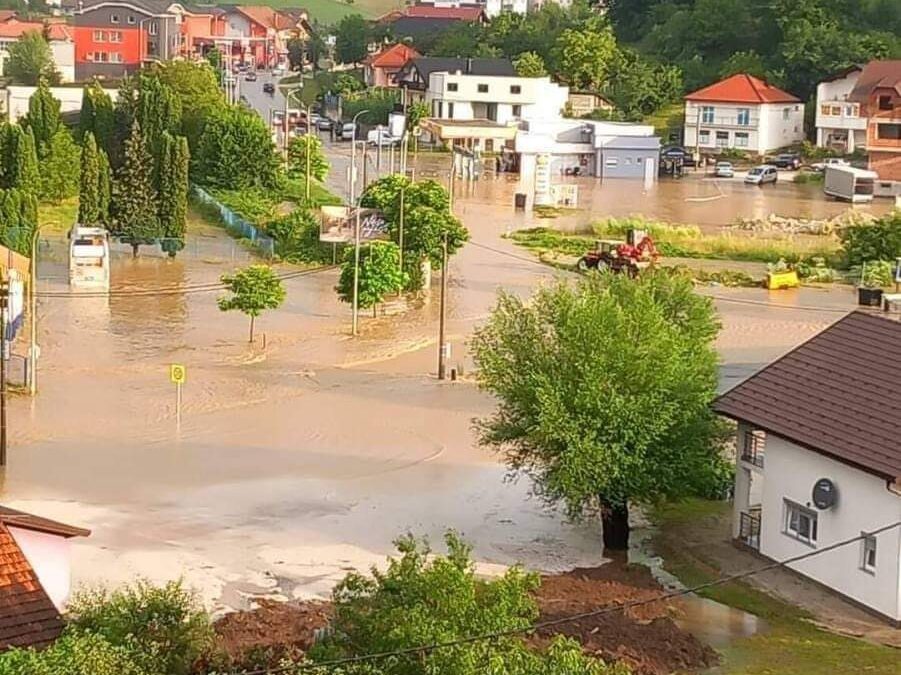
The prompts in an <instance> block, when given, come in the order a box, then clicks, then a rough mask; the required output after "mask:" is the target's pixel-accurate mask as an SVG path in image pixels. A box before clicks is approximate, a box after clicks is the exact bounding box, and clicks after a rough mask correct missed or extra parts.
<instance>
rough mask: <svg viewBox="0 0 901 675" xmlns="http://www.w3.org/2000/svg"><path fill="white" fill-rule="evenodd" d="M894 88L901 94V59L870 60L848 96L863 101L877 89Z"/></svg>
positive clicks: (853, 99)
mask: <svg viewBox="0 0 901 675" xmlns="http://www.w3.org/2000/svg"><path fill="white" fill-rule="evenodd" d="M883 88H886V89H894V90H895V92H896V93H897V94H898V95H899V96H901V60H897V59H896V60H885V61H870V62H869V63H868V64H867V65H865V66H864V67H863V70H862V71H861V72H860V76H859V77H858V78H857V84H856V85H854V89H853V90H852V91H851V94H850V95H849V96H848V98H849V99H850V100H852V101H859V102H860V103H863V102H865V101H867V100H868V99H869V98H870V95H871V94H872V93H873V91H875V90H876V89H883Z"/></svg>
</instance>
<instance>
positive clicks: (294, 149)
mask: <svg viewBox="0 0 901 675" xmlns="http://www.w3.org/2000/svg"><path fill="white" fill-rule="evenodd" d="M308 147H309V149H310V152H309V162H310V176H312V177H313V178H315V179H316V180H318V181H323V180H325V178H326V176H328V169H329V164H328V160H327V159H326V157H325V153H324V152H323V151H322V141H320V140H319V137H318V136H314V135H313V134H307V135H305V136H296V137H294V138H292V139H291V140H290V141H289V142H288V173H289V174H290V175H292V176H299V177H301V178H303V177H306V175H307V148H308Z"/></svg>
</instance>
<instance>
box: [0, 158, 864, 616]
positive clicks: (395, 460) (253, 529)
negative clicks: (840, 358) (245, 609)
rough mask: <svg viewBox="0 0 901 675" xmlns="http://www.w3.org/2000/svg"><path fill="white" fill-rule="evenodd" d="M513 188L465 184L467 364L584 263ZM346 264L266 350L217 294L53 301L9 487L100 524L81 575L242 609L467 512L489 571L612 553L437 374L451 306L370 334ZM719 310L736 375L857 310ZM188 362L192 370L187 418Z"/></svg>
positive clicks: (319, 283)
mask: <svg viewBox="0 0 901 675" xmlns="http://www.w3.org/2000/svg"><path fill="white" fill-rule="evenodd" d="M342 151H344V150H342ZM336 164H337V162H336ZM512 190H513V185H512V184H509V183H507V182H505V181H485V182H483V183H481V184H479V186H478V187H477V188H476V189H475V190H473V191H471V192H470V193H467V192H466V191H464V190H462V189H461V190H460V193H461V196H460V198H459V200H458V202H457V213H458V215H460V216H461V217H462V218H463V219H464V222H465V223H466V224H467V226H468V227H469V228H470V231H471V232H472V238H473V240H474V242H475V244H481V245H469V246H466V247H465V248H464V249H463V250H462V252H461V253H460V254H459V255H458V256H456V257H455V258H454V259H453V261H452V263H451V283H450V288H449V301H448V308H449V321H448V334H449V335H450V336H451V342H452V344H453V354H452V357H451V365H452V366H453V365H456V364H458V363H459V364H463V366H464V370H468V368H469V365H470V364H469V362H468V356H467V354H466V352H465V346H464V340H465V338H466V336H467V335H469V334H470V333H471V331H472V328H473V327H474V326H475V325H476V324H478V322H479V321H481V320H482V319H483V318H484V317H485V315H486V314H487V312H488V311H489V310H490V308H491V306H492V304H493V302H494V298H495V294H496V290H497V288H498V287H501V286H502V287H505V288H507V289H510V290H511V291H513V292H517V293H522V294H527V293H529V292H530V291H531V290H532V289H534V288H535V286H536V285H537V284H538V283H541V282H544V281H548V280H550V279H552V278H553V277H554V276H558V275H562V274H565V273H561V272H555V271H553V270H551V269H549V268H546V267H543V266H541V265H538V264H535V262H534V261H532V260H531V259H530V258H529V257H528V256H527V255H524V254H523V253H522V252H521V251H518V250H516V249H515V248H514V247H513V245H512V244H511V243H509V242H507V241H505V240H502V239H501V238H500V235H501V234H503V233H504V232H505V231H507V229H508V228H512V227H518V226H525V225H529V224H530V221H529V220H528V219H527V218H526V217H525V216H522V215H520V216H514V215H513V214H512V212H511V210H510V209H509V208H507V207H506V206H498V205H499V204H500V205H504V204H509V203H510V199H509V197H510V194H511V192H512ZM190 236H191V237H193V236H196V235H194V234H191V235H190ZM204 236H206V237H210V236H212V237H214V238H215V237H220V238H222V240H223V241H225V237H226V235H224V234H223V233H216V234H212V235H211V234H210V233H204ZM190 244H191V242H190V241H189V246H190ZM232 267H233V263H231V262H221V263H220V262H216V261H214V260H198V259H194V258H188V257H185V258H177V259H175V260H174V261H169V260H164V259H161V258H151V257H146V258H139V259H137V260H132V259H130V258H129V257H122V258H117V259H116V260H114V264H113V269H112V278H113V287H114V289H116V290H124V289H138V288H154V287H162V286H165V287H171V286H173V285H178V284H184V285H190V286H196V285H199V284H209V283H212V282H215V281H216V280H217V279H218V277H219V275H221V274H222V273H224V272H226V271H230V270H231V269H232ZM40 270H41V276H42V278H43V279H45V280H46V281H45V282H44V284H43V285H42V289H46V290H49V291H54V290H56V291H61V292H64V291H65V290H66V289H67V286H66V276H65V269H64V267H63V265H62V264H60V263H53V262H46V261H45V262H42V264H41V268H40ZM336 278H337V274H336V272H334V271H328V272H323V273H321V274H314V275H310V276H305V277H301V278H296V279H292V280H289V281H287V282H286V287H287V290H288V298H287V301H286V304H285V306H284V307H283V308H282V309H280V310H278V311H275V312H271V313H268V314H264V315H263V317H261V319H260V320H259V323H258V326H259V331H260V333H261V334H262V333H265V334H266V343H267V346H266V349H265V350H264V349H263V347H262V338H261V339H260V341H259V342H258V343H257V344H255V345H254V346H248V345H247V343H246V341H245V340H246V322H245V320H244V317H242V316H240V315H233V314H222V313H221V312H219V311H218V309H217V308H216V305H215V297H216V295H217V294H216V293H215V292H210V293H191V294H183V295H165V296H158V297H154V296H129V295H127V294H117V295H114V296H111V297H109V298H67V297H56V298H47V299H46V300H42V302H41V306H40V317H41V318H40V344H41V346H42V360H41V375H42V377H41V381H40V387H41V389H40V392H39V396H38V398H37V399H36V400H34V401H31V400H29V399H26V398H24V397H22V398H15V399H13V401H12V403H11V406H10V416H9V418H10V431H11V436H10V452H9V466H8V469H7V471H6V474H5V480H4V485H3V499H4V503H6V504H8V505H9V506H13V507H16V508H22V509H24V510H28V511H34V512H36V513H39V514H41V515H45V516H48V517H53V518H58V519H61V520H64V521H66V522H72V523H73V524H78V525H82V526H85V527H89V528H91V529H92V530H93V534H92V535H91V536H90V537H89V538H87V539H81V540H77V541H76V542H75V543H74V557H73V577H74V581H75V583H76V584H78V583H85V582H88V583H90V582H101V581H102V582H106V583H110V584H114V583H117V582H121V581H126V580H129V579H132V578H133V577H134V576H135V575H142V576H146V577H149V578H150V579H153V580H158V581H161V580H165V579H171V578H176V577H179V576H183V577H184V578H185V579H186V581H187V582H188V583H189V584H191V585H193V586H195V587H197V588H198V589H199V590H200V592H201V593H202V595H203V597H204V599H205V600H206V601H207V603H208V604H209V605H210V607H213V608H215V607H241V606H246V604H247V594H269V595H275V596H282V597H291V596H309V595H316V594H324V593H327V592H328V590H329V589H330V588H331V586H332V585H333V584H334V583H335V582H336V581H337V580H338V579H340V578H341V577H342V576H343V575H344V574H345V573H346V571H347V569H349V568H357V569H362V568H365V567H366V566H368V565H369V564H371V563H377V562H382V561H383V560H384V556H385V555H386V554H387V553H389V552H390V551H391V541H392V539H393V538H394V537H395V536H397V535H398V534H400V533H402V532H405V531H408V530H409V531H413V532H415V533H418V534H426V535H429V536H430V537H431V538H432V539H433V540H438V538H439V537H440V534H441V533H442V532H443V530H444V529H445V528H446V527H453V528H456V529H458V530H459V531H461V532H462V533H464V535H465V536H466V537H467V538H468V539H469V540H470V541H471V542H472V543H473V544H474V546H475V555H476V557H477V559H478V560H480V561H481V562H482V563H483V564H484V565H485V569H488V570H490V569H493V567H492V566H493V565H506V564H510V563H513V562H517V561H520V562H523V563H525V564H526V565H527V566H529V567H534V568H537V569H542V570H556V569H562V568H568V567H571V566H575V565H579V566H586V565H591V564H596V563H597V562H598V560H599V555H600V550H599V544H600V537H599V533H598V530H597V527H596V526H595V525H594V524H592V523H588V524H586V525H570V524H567V523H565V522H564V520H563V518H562V516H561V515H560V514H559V513H549V512H546V511H544V510H543V509H542V508H541V506H540V504H538V503H537V502H536V501H534V500H530V499H529V498H528V491H529V485H528V483H527V482H526V481H521V482H519V483H517V484H514V485H508V484H504V483H503V476H504V469H503V467H501V466H500V465H498V464H497V463H495V461H494V460H493V458H492V457H490V456H488V455H487V454H485V453H483V452H482V451H481V450H479V449H478V448H477V447H475V444H474V439H473V436H472V432H471V421H472V419H473V418H474V417H478V416H481V415H484V414H487V413H489V412H490V410H491V409H492V401H491V400H490V399H489V398H488V397H487V396H485V395H483V394H481V393H479V392H478V391H477V390H476V389H475V387H474V386H473V385H472V384H471V383H470V382H458V383H455V384H450V383H448V384H440V385H439V384H438V383H437V382H436V381H435V379H434V377H433V375H432V373H433V372H434V368H435V345H434V335H435V333H436V331H437V306H436V305H437V302H434V301H433V302H426V303H425V304H424V305H423V306H422V307H418V308H415V309H412V310H410V311H409V312H407V313H406V314H404V315H403V316H396V317H386V318H380V319H376V320H373V319H369V318H365V317H364V319H363V323H362V328H363V331H362V332H363V334H362V336H361V338H359V339H357V340H351V339H350V338H349V337H348V332H349V327H350V312H349V310H348V308H347V307H346V306H345V305H342V304H340V303H339V302H338V300H337V298H336V295H335V292H334V290H333V287H334V285H335V282H336ZM717 292H718V294H723V295H726V294H727V293H729V294H730V296H731V297H733V298H734V299H738V300H741V301H744V300H751V301H757V300H764V299H765V296H764V294H763V292H760V293H757V292H754V291H747V290H744V291H739V292H727V291H723V290H718V291H717ZM778 297H779V300H780V301H781V302H783V303H785V304H791V303H792V302H795V303H798V304H802V305H817V304H826V303H831V304H832V305H834V306H835V307H839V308H840V307H844V306H847V301H848V298H845V297H844V296H840V295H839V294H836V293H819V292H816V291H809V290H806V289H803V290H801V291H799V292H794V293H793V294H792V295H780V296H778ZM720 308H721V311H722V317H723V323H724V330H723V333H722V336H721V339H720V343H719V346H720V349H721V353H722V354H723V357H724V362H725V372H726V373H730V372H732V373H733V374H736V375H741V374H742V373H743V372H746V371H750V370H752V369H754V368H756V367H757V366H759V365H760V364H762V363H764V362H765V361H768V360H770V359H771V358H773V357H775V356H777V355H778V354H780V353H782V352H783V351H785V350H786V349H788V348H789V347H791V346H793V345H794V344H796V343H798V342H800V341H801V340H803V339H805V338H806V337H809V336H810V335H812V334H813V333H814V332H816V331H817V330H819V329H820V328H822V327H824V326H825V325H827V324H828V323H830V322H831V321H833V320H835V319H836V318H837V316H838V315H837V314H835V313H833V312H831V311H822V312H816V311H814V312H808V311H803V312H801V311H791V310H786V309H782V308H779V309H774V308H771V307H767V306H765V305H758V304H745V303H744V302H741V303H733V302H723V303H721V304H720ZM171 363H180V364H184V365H185V366H186V367H187V382H186V383H185V385H184V388H183V397H184V407H183V411H182V424H181V430H180V432H176V428H175V414H174V403H175V390H174V386H173V385H172V384H171V383H170V382H169V378H168V366H169V364H171Z"/></svg>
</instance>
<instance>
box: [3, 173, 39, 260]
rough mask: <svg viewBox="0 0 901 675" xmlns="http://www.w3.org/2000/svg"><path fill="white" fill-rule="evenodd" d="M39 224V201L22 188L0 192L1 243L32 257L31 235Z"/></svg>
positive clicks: (31, 193)
mask: <svg viewBox="0 0 901 675" xmlns="http://www.w3.org/2000/svg"><path fill="white" fill-rule="evenodd" d="M37 223H38V200H37V197H36V196H35V194H34V193H33V192H31V191H29V190H23V189H21V188H9V189H7V190H0V243H2V244H3V245H4V246H6V247H7V248H10V249H12V250H14V251H17V252H18V253H21V254H22V255H25V256H30V255H31V252H30V249H31V235H32V233H33V232H34V229H35V228H36V227H37Z"/></svg>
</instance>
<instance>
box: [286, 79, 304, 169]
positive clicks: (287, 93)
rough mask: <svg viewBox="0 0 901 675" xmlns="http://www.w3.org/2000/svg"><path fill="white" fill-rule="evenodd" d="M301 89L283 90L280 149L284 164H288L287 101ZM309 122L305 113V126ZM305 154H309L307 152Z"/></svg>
mask: <svg viewBox="0 0 901 675" xmlns="http://www.w3.org/2000/svg"><path fill="white" fill-rule="evenodd" d="M301 89H302V87H298V88H297V89H292V90H291V91H287V92H285V121H284V124H282V133H283V135H284V138H283V141H282V150H283V151H284V153H285V165H287V164H288V103H289V102H290V101H291V97H292V96H294V95H295V94H296V93H298V92H299V91H300V90H301ZM309 124H310V116H309V115H307V126H309ZM308 131H309V129H308ZM307 150H308V151H309V147H307ZM307 154H309V152H307Z"/></svg>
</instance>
